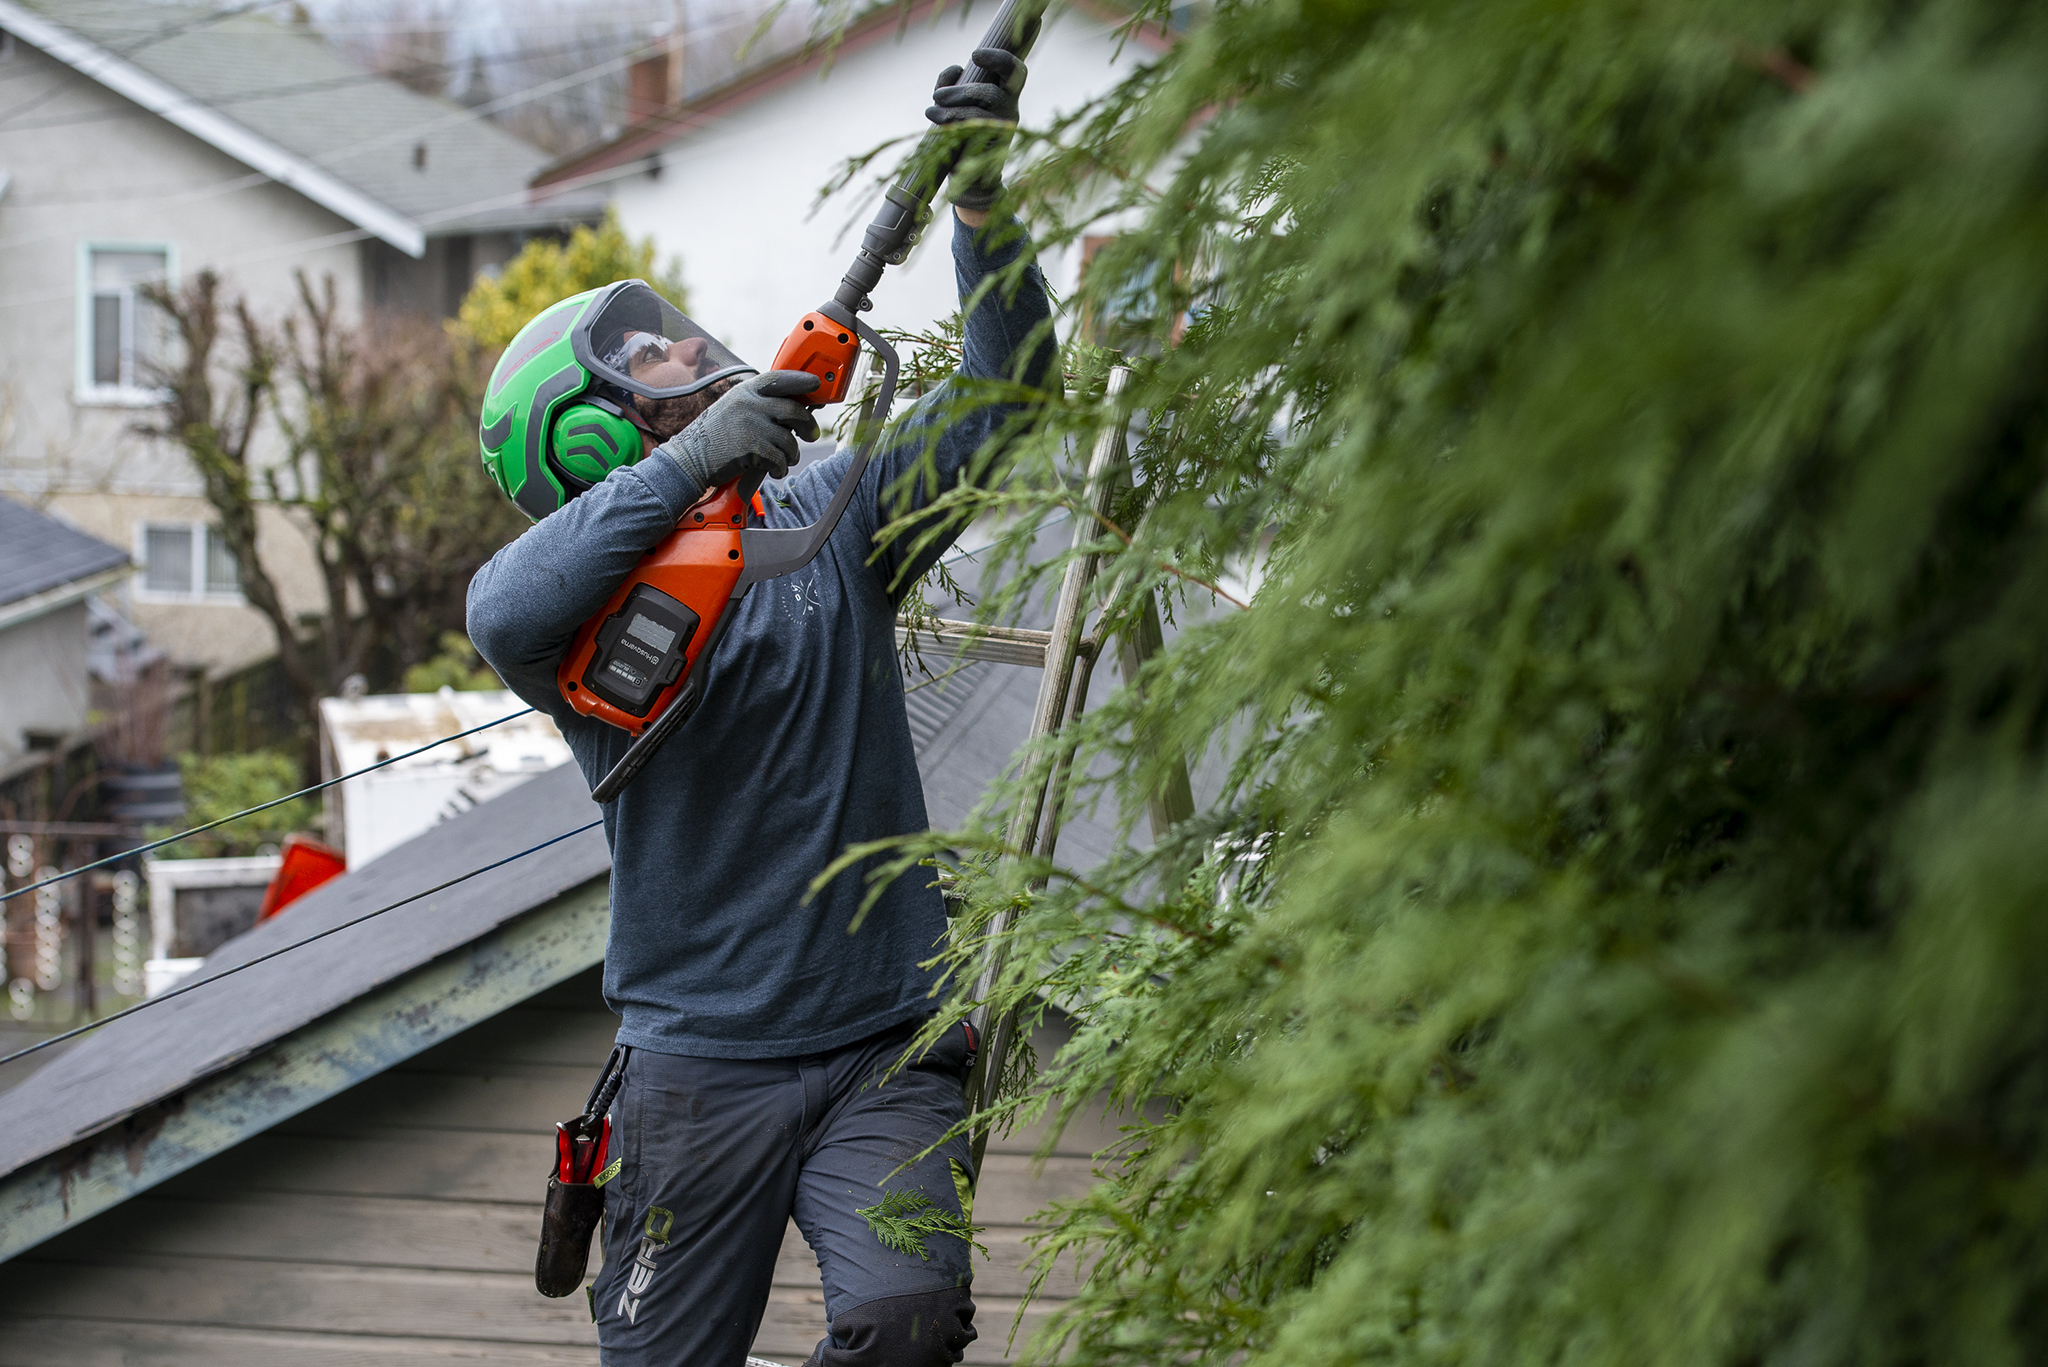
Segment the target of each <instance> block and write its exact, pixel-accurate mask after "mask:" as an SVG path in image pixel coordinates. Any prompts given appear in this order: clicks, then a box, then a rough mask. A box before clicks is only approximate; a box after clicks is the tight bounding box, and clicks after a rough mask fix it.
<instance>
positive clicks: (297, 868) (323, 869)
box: [244, 835, 348, 925]
mask: <svg viewBox="0 0 2048 1367" xmlns="http://www.w3.org/2000/svg"><path fill="white" fill-rule="evenodd" d="M347 870H348V858H347V857H346V856H345V855H343V854H342V852H341V851H340V850H337V849H335V848H334V847H333V846H332V845H323V844H321V843H320V842H319V841H317V840H309V839H307V838H306V837H305V836H303V835H288V836H286V837H285V838H284V862H283V863H282V864H279V865H278V866H277V876H276V877H274V878H272V879H271V880H270V886H269V887H268V888H266V889H264V891H263V905H262V906H261V907H259V908H258V909H257V911H256V920H257V923H258V924H259V925H260V924H261V923H262V922H264V921H268V920H269V919H270V918H271V917H273V916H275V915H277V913H279V912H280V911H283V910H284V909H285V908H286V907H288V906H290V905H291V904H292V903H294V902H296V901H298V900H299V899H300V898H301V897H304V896H305V895H306V894H307V893H309V892H311V891H312V890H313V889H314V888H317V887H319V886H320V885H321V884H322V883H325V882H326V881H327V880H328V879H330V878H336V877H339V876H340V875H341V874H343V873H345V872H347ZM244 905H247V904H246V903H244Z"/></svg>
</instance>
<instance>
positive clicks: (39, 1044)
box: [0, 738, 604, 1068]
mask: <svg viewBox="0 0 2048 1367" xmlns="http://www.w3.org/2000/svg"><path fill="white" fill-rule="evenodd" d="M451 739H452V738H451ZM603 824H604V818H603V817H599V818H598V819H597V820H595V821H592V822H590V823H589V824H587V825H583V826H578V827H577V828H576V829H575V830H573V831H563V832H562V833H561V834H560V835H558V836H555V837H554V838H553V839H551V840H543V841H541V842H540V844H538V845H529V846H528V847H527V848H525V849H523V850H521V851H519V853H517V854H508V855H506V856H505V857H504V858H503V859H499V860H494V861H493V862H491V863H489V864H486V865H484V866H483V867H482V868H480V869H471V870H470V871H469V872H468V873H461V874H457V875H456V876H455V877H453V878H451V879H449V880H448V881H447V882H445V883H436V884H435V885H434V886H433V887H431V888H427V889H425V890H424V891H421V892H416V893H414V894H413V895H412V896H410V897H401V898H399V899H398V900H397V901H396V902H393V903H392V904H391V905H389V906H384V907H378V908H377V909H376V910H375V911H366V912H364V913H363V914H362V915H361V916H358V917H356V918H355V919H353V920H349V921H343V922H342V923H341V924H340V925H338V926H329V927H328V928H327V929H325V930H321V931H315V932H314V933H313V934H311V935H308V936H307V937H306V938H305V939H303V940H294V941H292V943H290V944H288V945H285V946H283V947H282V948H279V949H273V950H271V951H270V952H269V953H268V954H258V955H257V956H256V957H255V958H253V959H250V960H249V961H247V962H246V963H239V964H236V965H235V966H234V967H232V968H224V969H222V970H221V971H220V972H218V973H216V974H214V975H213V976H212V977H210V978H201V979H200V980H199V981H197V982H191V983H186V984H185V985H184V986H183V987H174V988H172V989H171V990H170V991H168V992H165V993H162V994H160V995H158V996H154V997H151V998H149V999H148V1000H147V1001H139V1002H137V1003H135V1005H133V1006H130V1007H127V1008H125V1009H123V1010H120V1011H116V1012H115V1013H114V1014H113V1015H111V1016H102V1017H101V1018H100V1019H98V1020H96V1021H87V1022H86V1023H85V1024H84V1025H81V1026H78V1027H77V1028H76V1029H72V1030H66V1031H65V1032H64V1033H63V1034H61V1035H52V1036H50V1037H49V1038H48V1039H44V1040H37V1041H36V1042H35V1043H34V1044H31V1045H30V1046H29V1047H28V1048H26V1049H17V1050H15V1051H14V1052H13V1053H11V1054H9V1055H7V1056H6V1057H5V1058H0V1068H4V1067H6V1066H7V1065H8V1064H10V1063H12V1062H14V1061H15V1060H16V1059H18V1058H27V1057H28V1056H29V1055H30V1054H33V1053H36V1052H38V1051H39V1050H43V1049H47V1048H49V1047H50V1046H51V1045H53V1044H62V1043H63V1042H64V1041H65V1040H68V1039H77V1038H78V1037H79V1036H80V1035H82V1034H84V1033H85V1032H86V1031H88V1030H97V1029H99V1028H100V1027H101V1026H102V1025H108V1024H111V1023H112V1022H114V1021H117V1020H120V1019H121V1018H122V1017H123V1016H132V1015H134V1014H135V1013H136V1012H137V1011H140V1010H142V1009H143V1008H144V1007H149V1006H155V1005H157V1004H158V1003H159V1002H167V1001H169V1000H171V998H173V997H182V996H184V995H185V994H186V993H187V992H195V991H197V990H198V989H200V988H202V987H207V986H210V985H211V984H213V983H217V982H219V981H220V980H221V979H223V978H228V977H232V976H234V975H235V974H237V973H240V972H241V971H242V970H243V969H245V968H254V967H255V966H256V965H258V964H260V963H268V962H269V961H270V960H272V959H275V958H277V957H278V956H279V955H280V954H289V953H291V952H292V951H293V950H295V949H303V948H305V947H306V946H307V945H310V944H312V943H313V942H314V941H315V940H324V939H326V938H327V937H328V936H330V935H335V934H339V933H340V932H341V931H344V930H347V929H348V928H349V927H350V926H359V925H361V924H362V923H363V922H365V921H367V920H369V919H370V918H372V917H374V916H382V915H383V914H384V913H385V912H387V911H397V910H398V909H399V908H400V907H402V906H407V905H409V904H411V903H413V902H417V901H419V900H420V898H422V897H431V896H433V895H434V894H435V893H437V892H445V891H446V890H448V889H449V888H452V887H454V886H455V885H456V884H457V883H465V882H468V881H469V880H470V879H472V878H474V877H476V876H477V875H478V874H480V873H489V872H490V871H491V870H492V869H499V868H503V867H504V866H505V865H507V864H509V863H511V862H512V861H513V860H515V859H524V858H526V856H527V855H529V854H538V853H540V852H541V851H542V850H544V849H546V848H547V847H548V846H550V845H559V844H561V843H562V842H563V841H564V840H567V839H569V838H570V837H571V836H577V835H581V834H583V833H584V832H585V831H589V830H595V829H596V828H597V827H599V826H602V825H603Z"/></svg>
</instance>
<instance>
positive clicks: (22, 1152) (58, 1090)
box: [0, 527, 1117, 1176]
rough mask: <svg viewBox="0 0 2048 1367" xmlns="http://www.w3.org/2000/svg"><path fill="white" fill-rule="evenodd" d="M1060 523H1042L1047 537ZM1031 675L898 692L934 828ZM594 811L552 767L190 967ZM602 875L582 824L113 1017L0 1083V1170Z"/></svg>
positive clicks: (292, 934) (310, 928) (1008, 748)
mask: <svg viewBox="0 0 2048 1367" xmlns="http://www.w3.org/2000/svg"><path fill="white" fill-rule="evenodd" d="M1065 530H1066V529H1065V528H1064V527H1059V528H1054V529H1052V531H1051V532H1050V533H1048V537H1047V540H1046V544H1048V545H1049V544H1051V540H1052V539H1053V538H1055V537H1058V536H1059V535H1061V534H1063V533H1064V532H1065ZM954 568H955V570H956V571H957V572H958V573H959V575H960V577H961V578H962V579H963V581H966V582H970V583H972V582H973V581H974V580H975V579H976V578H977V577H978V576H977V575H976V573H975V568H974V566H973V565H972V564H971V563H968V564H956V565H955V566H954ZM934 664H935V666H936V667H938V668H940V669H941V671H942V670H943V665H942V664H940V663H939V662H936V661H935V662H934ZM1038 679H1039V672H1038V671H1037V670H1036V669H1030V668H1024V667H1020V666H1014V665H975V666H973V667H971V668H970V669H967V670H963V671H962V672H961V673H960V674H957V675H955V676H953V677H952V678H950V679H948V680H947V681H946V686H943V687H941V688H934V689H923V690H919V692H918V693H914V694H912V695H911V701H913V702H917V701H918V700H919V699H920V698H922V697H923V696H924V695H925V694H927V693H930V694H933V695H935V697H934V699H933V702H935V703H936V705H935V706H933V705H930V704H927V703H920V704H919V705H920V710H922V711H924V712H925V715H924V716H923V717H922V718H920V720H919V721H918V723H917V725H916V730H917V732H918V735H917V753H918V768H919V771H920V774H921V775H922V777H923V779H924V788H925V798H926V805H927V808H928V810H929V812H930V815H931V821H932V823H933V825H935V826H937V827H940V828H944V827H949V826H953V825H956V824H958V823H959V822H960V821H962V820H963V819H964V818H965V817H966V816H967V814H968V812H969V811H970V810H971V809H972V808H973V806H974V804H975V802H976V801H977V800H978V799H979V797H980V796H981V793H982V791H983V790H984V789H985V788H986V787H987V785H988V784H989V782H990V781H991V780H993V779H995V778H996V777H997V776H998V775H999V774H1001V773H1002V771H1003V770H1004V768H1005V767H1006V766H1007V765H1008V763H1009V760H1010V757H1011V756H1012V755H1013V754H1014V753H1015V751H1016V749H1017V747H1018V746H1020V745H1022V744H1023V742H1024V739H1025V736H1026V734H1027V733H1028V732H1029V730H1030V726H1031V714H1032V711H1033V706H1034V704H1035V702H1036V699H1037V694H1038ZM913 681H914V680H913ZM1110 686H1111V685H1110V683H1109V681H1108V680H1107V679H1104V680H1100V681H1098V684H1097V687H1098V688H1100V689H1102V690H1104V691H1107V689H1108V688H1109V687H1110ZM597 812H598V809H597V807H596V806H595V805H594V804H593V803H592V802H591V800H590V789H589V786H588V785H587V784H586V782H585V781H584V778H583V774H582V772H581V771H580V770H579V769H578V768H577V767H576V766H575V765H574V764H564V765H562V766H561V767H560V768H558V769H555V770H553V771H551V772H549V773H546V774H542V775H540V776H539V777H538V778H535V779H532V780H531V781H529V782H527V783H525V784H523V785H521V786H520V787H518V788H515V789H513V790H512V791H511V792H509V793H506V794H505V795H504V796H502V797H499V798H495V799H493V800H491V801H490V802H487V803H484V804H482V805H481V806H478V807H474V808H472V809H470V810H469V811H468V812H465V813H463V814H462V815H461V816H458V817H455V818H453V819H451V820H448V821H444V822H442V823H441V824H440V825H438V826H434V827H431V828H430V829H428V830H427V831H426V832H425V833H424V834H422V835H420V836H418V837H416V838H415V839H413V840H411V841H409V842H407V843H406V844H403V845H400V846H399V847H398V848H396V849H394V850H392V851H391V852H390V853H389V854H386V855H384V856H383V857H382V858H380V859H377V860H375V861H374V862H372V863H370V864H367V865H365V866H364V867H362V868H361V869H358V870H353V871H351V872H349V873H346V874H343V875H342V876H341V877H339V878H337V879H335V880H334V881H333V882H331V883H327V884H325V885H323V886H321V887H319V888H317V889H315V890H314V891H313V892H311V893H308V894H307V895H306V896H305V897H304V898H303V899H301V900H300V901H298V902H295V903H293V904H292V905H291V906H290V907H288V908H287V909H286V910H285V911H284V912H283V913H281V914H280V915H278V916H277V917H275V918H273V919H272V920H270V921H267V922H265V923H263V924H262V925H259V926H257V927H256V928H255V929H254V930H251V931H249V932H248V933H247V934H245V935H241V936H238V937H237V938H235V939H233V940H230V941H228V943H227V944H225V945H223V946H221V947H220V948H219V949H218V950H216V951H214V953H213V954H212V955H211V956H209V957H208V959H207V961H206V964H205V966H204V967H203V968H202V969H201V970H200V972H199V976H200V977H202V978H203V977H209V976H212V975H214V974H216V973H218V972H219V971H220V970H222V969H224V968H227V967H229V966H230V965H233V964H238V963H245V962H247V961H248V960H250V959H253V958H255V957H257V956H258V955H260V954H264V953H267V952H268V951H270V950H273V949H277V948H279V947H281V946H283V945H287V944H291V943H293V942H294V941H298V940H303V939H305V938H307V937H308V936H310V935H313V934H315V933H316V932H318V931H321V930H325V929H327V928H328V927H330V926H334V925H338V924H339V923H341V922H343V921H346V920H349V919H351V918H353V917H356V916H360V915H362V914H363V913H364V912H366V911H370V910H373V909H374V908H376V907H379V906H382V905H385V904H386V903H389V902H394V901H397V900H398V899H399V898H401V897H404V896H407V895H408V894H411V893H414V892H417V891H419V890H421V889H424V888H431V887H433V886H434V885H436V884H438V883H441V882H443V881H445V880H447V879H448V878H450V877H452V876H454V875H455V874H457V873H461V872H463V871H465V870H467V869H473V868H477V867H479V866H481V865H484V864H488V863H490V862H491V861H493V860H496V859H502V858H504V857H505V856H507V855H510V854H514V853H516V852H518V851H520V850H522V849H525V848H527V847H528V846H530V845H534V844H537V843H538V842H540V841H542V840H546V839H548V838H549V837H551V836H556V835H560V834H561V833H562V832H564V831H568V830H573V829H575V828H576V827H578V826H580V825H582V824H583V823H585V822H587V821H590V820H592V819H593V818H594V817H595V816H596V815H597ZM1116 838H1117V837H1116V833H1115V831H1114V829H1113V823H1112V821H1111V819H1110V817H1109V815H1108V814H1106V813H1101V814H1098V813H1095V812H1091V811H1083V812H1078V813H1075V814H1074V815H1072V816H1071V817H1069V819H1068V821H1067V822H1066V823H1065V825H1064V826H1063V827H1062V829H1061V832H1060V846H1059V849H1060V859H1061V862H1062V863H1068V864H1075V865H1079V866H1081V867H1090V866H1093V865H1094V864H1096V863H1098V862H1099V861H1100V860H1102V859H1103V858H1104V857H1106V856H1107V855H1108V854H1109V852H1110V851H1111V849H1112V848H1113V847H1114V845H1115V843H1116ZM610 869H611V856H610V852H609V851H608V850H607V848H606V846H605V843H604V837H603V833H602V832H600V831H587V832H585V833H584V834H582V835H579V836H576V837H574V838H573V839H570V840H566V841H564V842H562V843H561V844H559V845H555V846H553V847H551V848H549V849H547V850H545V851H543V852H541V853H539V854H536V855H533V856H530V857H529V858H525V859H521V860H518V861H516V862H514V863H511V864H507V865H506V866H505V867H503V868H501V869H495V870H493V871H491V872H489V873H486V874H483V875H480V876H479V877H476V878H474V879H471V880H470V881H468V882H466V883H460V884H457V885H456V886H455V887H452V888H449V889H448V890H447V891H445V892H440V893H436V894H434V895H433V896H431V897H427V898H423V899H421V900H420V901H418V902H415V903H412V904H411V905H409V906H406V907H402V908H400V909H399V910H396V911H393V912H391V913H389V914H388V915H385V916H380V917H379V918H377V919H376V920H374V921H370V922H367V923H365V924H364V925H362V926H358V927H356V928H354V929H351V930H345V931H342V932H340V933H338V934H335V935H332V936H329V937H328V938H326V939H324V940H317V941H314V942H313V943H311V944H308V945H307V946H306V947H305V948H304V949H300V950H296V951H294V952H293V953H291V954H287V955H284V956H281V957H279V958H277V959H274V960H272V961H271V962H269V963H267V964H263V965H261V966H260V967H256V968H252V969H250V970H249V971H248V972H246V973H242V974H237V975H236V976H235V977H232V978H229V979H227V980H226V981H225V982H222V983H221V984H219V985H218V986H217V987H212V988H207V989H204V990H201V991H198V992H193V993H191V994H190V995H188V996H183V997H179V998H176V999H174V1000H172V1001H168V1002H166V1003H164V1004H163V1005H162V1006H160V1007H154V1008H152V1009H150V1010H148V1011H145V1012H142V1013H140V1014H139V1015H136V1016H134V1017H131V1018H129V1019H127V1020H120V1021H115V1022H112V1023H111V1024H109V1025H107V1026H105V1027H104V1028H102V1029H100V1030H99V1031H97V1032H95V1033H93V1034H91V1035H87V1036H86V1037H84V1038H83V1039H82V1040H80V1041H79V1042H78V1043H77V1044H76V1045H74V1046H72V1047H71V1049H70V1050H69V1051H68V1052H65V1053H62V1054H59V1055H58V1056H57V1057H56V1058H55V1059H53V1060H52V1061H51V1062H50V1063H48V1064H46V1065H45V1066H44V1067H42V1068H41V1069H40V1070H38V1071H37V1072H36V1073H34V1074H33V1075H31V1076H29V1077H28V1078H26V1079H25V1080H24V1081H22V1082H21V1083H19V1084H18V1085H16V1086H15V1087H13V1088H12V1089H10V1090H8V1091H6V1092H0V1176H4V1175H6V1174H8V1173H11V1172H14V1171H16V1170H18V1169H20V1168H22V1167H24V1166H26V1165H27V1164H29V1163H31V1162H34V1161H35V1160H36V1159H38V1158H41V1157H43V1156H45V1155H47V1154H50V1153H54V1152H56V1151H57V1150H59V1149H61V1148H63V1147H65V1146H66V1145H67V1144H69V1143H71V1142H72V1141H73V1140H75V1139H80V1138H84V1137H85V1136H88V1135H91V1134H95V1133H97V1132H99V1131H100V1130H103V1129H105V1128H107V1127H108V1126H110V1125H114V1124H117V1123H119V1122H120V1121H121V1120H123V1119H125V1118H126V1117H128V1116H130V1115H132V1114H134V1113H135V1112H136V1111H138V1110H140V1109H141V1108H143V1107H144V1106H147V1105H149V1104H151V1103H152V1102H155V1101H159V1100H162V1099H163V1098H164V1097H167V1096H169V1095H171V1094H173V1093H175V1092H177V1091H179V1090H181V1089H182V1088H184V1087H186V1086H188V1085H190V1084H191V1083H193V1082H195V1081H197V1080H198V1079H200V1078H204V1077H207V1076H210V1075H212V1074H214V1073H217V1072H220V1071H221V1070H222V1069H224V1068H228V1067H231V1066H233V1065H234V1064H235V1063H236V1062H238V1061H240V1060H242V1059H245V1058H248V1057H249V1056H251V1055H252V1054H255V1053H257V1052H259V1051H261V1050H262V1049H264V1048H265V1047H266V1046H268V1045H270V1044H271V1043H273V1042H274V1041H276V1040H278V1039H280V1038H282V1037H283V1036H284V1035H286V1034H288V1033H289V1032H291V1031H293V1030H296V1029H298V1028H299V1027H301V1026H304V1025H307V1024H310V1023H311V1022H313V1021H317V1020H319V1019H321V1018H322V1017H324V1016H326V1015H327V1014H329V1013H330V1012H332V1011H334V1010H336V1009H338V1008H340V1007H341V1006H343V1005H345V1004H347V1003H348V1002H351V1001H354V1000H355V999H356V998H358V997H360V996H362V995H364V994H365V993H367V992H369V991H371V990H372V989H374V988H376V987H378V986H381V985H382V984H384V983H388V982H392V981H395V980H396V979H398V978H401V977H403V976H404V975H405V974H407V973H409V972H411V971H412V970H414V969H416V968H418V967H420V966H421V965H423V964H426V963H428V962H430V961H432V960H433V959H435V958H437V957H438V956H440V955H442V954H445V953H448V952H449V951H451V950H454V949H456V948H458V947H460V946H462V945H465V944H468V943H469V942H471V941H472V940H475V939H477V938H478V937H480V936H482V935H485V934H487V933H489V932H490V931H492V930H494V929H496V928H497V927H499V926H501V925H504V924H505V923H507V922H509V921H512V920H515V919H517V918H518V917H520V916H522V915H524V914H526V913H527V912H529V911H531V910H533V909H534V908H536V907H539V906H542V905H543V904H545V903H547V902H548V901H550V900H552V899H553V898H555V897H558V896H560V895H561V894H563V893H565V892H567V891H569V890H571V889H572V888H575V887H578V886H580V885H582V884H584V883H586V882H588V881H590V880H591V879H594V878H602V877H605V876H607V875H608V874H609V873H610Z"/></svg>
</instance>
